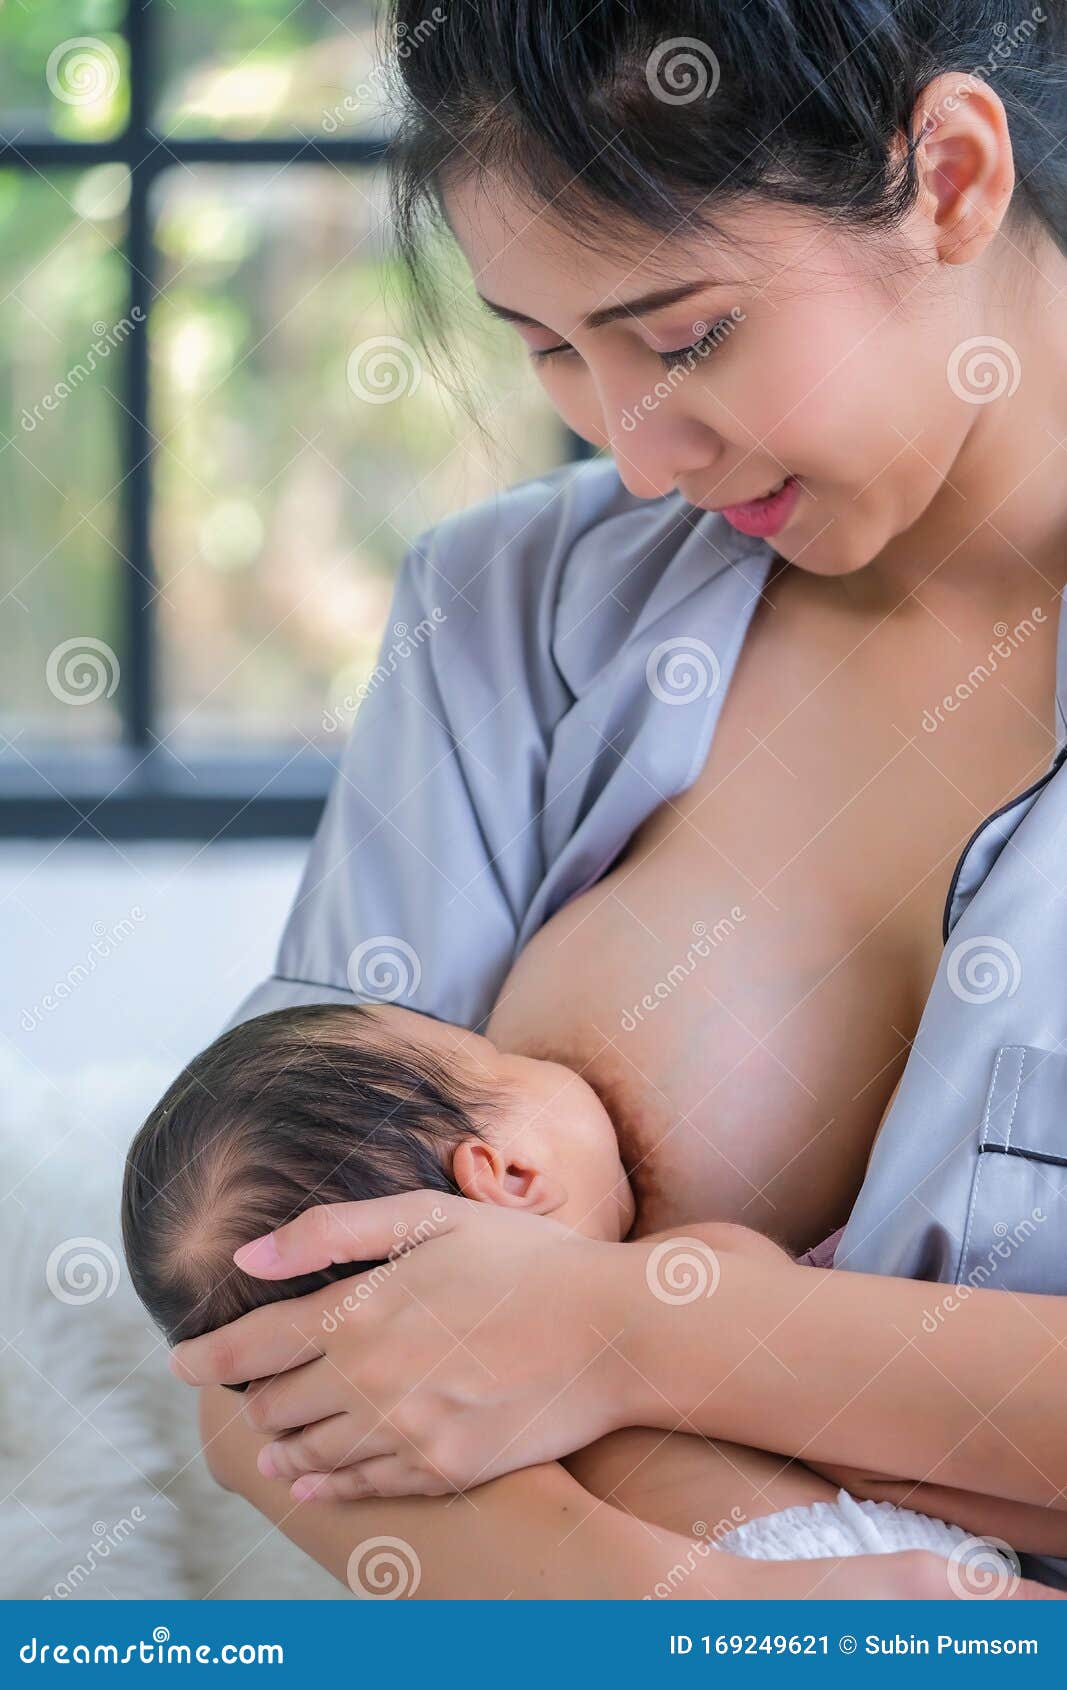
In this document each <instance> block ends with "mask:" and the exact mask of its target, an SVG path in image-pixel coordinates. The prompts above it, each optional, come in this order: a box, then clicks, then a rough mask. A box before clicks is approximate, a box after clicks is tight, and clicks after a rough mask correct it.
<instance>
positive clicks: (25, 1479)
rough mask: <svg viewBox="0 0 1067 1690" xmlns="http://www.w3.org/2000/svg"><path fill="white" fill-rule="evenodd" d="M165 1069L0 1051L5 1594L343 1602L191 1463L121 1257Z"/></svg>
mask: <svg viewBox="0 0 1067 1690" xmlns="http://www.w3.org/2000/svg"><path fill="white" fill-rule="evenodd" d="M172 1078H173V1074H172V1073H169V1072H165V1071H162V1070H161V1069H159V1068H158V1067H157V1066H156V1065H149V1064H141V1065H137V1064H129V1065H123V1066H122V1067H120V1068H116V1067H114V1066H98V1067H95V1068H89V1069H85V1070H83V1071H82V1072H80V1073H79V1074H77V1075H76V1076H75V1077H74V1079H73V1080H68V1079H64V1080H63V1081H62V1083H61V1084H57V1083H55V1082H53V1081H52V1080H50V1079H48V1078H47V1077H46V1076H44V1075H43V1074H39V1073H38V1072H37V1071H36V1070H35V1069H34V1068H33V1067H32V1066H31V1065H30V1064H29V1063H27V1062H25V1061H24V1060H22V1059H20V1058H16V1057H14V1056H11V1055H9V1054H7V1053H5V1052H4V1051H2V1050H0V1196H2V1199H3V1202H2V1209H0V1223H2V1224H0V1252H2V1261H0V1271H2V1276H3V1277H2V1284H3V1287H4V1289H3V1294H2V1313H0V1566H2V1567H3V1569H4V1573H3V1580H2V1582H3V1590H2V1594H3V1596H4V1597H8V1598H11V1597H50V1598H51V1599H53V1600H67V1599H70V1598H75V1599H77V1598H80V1599H83V1600H108V1599H112V1598H119V1597H136V1598H142V1599H143V1598H150V1597H200V1598H209V1599H219V1598H236V1597H253V1598H257V1597H263V1598H271V1597H313V1598H320V1599H321V1598H334V1597H338V1598H341V1599H346V1598H348V1592H347V1591H345V1590H344V1589H343V1588H342V1587H341V1586H339V1585H338V1584H337V1583H336V1582H335V1581H334V1580H333V1579H332V1578H330V1577H329V1576H328V1575H327V1574H326V1573H324V1572H323V1571H322V1570H321V1569H320V1568H318V1567H316V1566H315V1565H314V1564H313V1563H312V1562H310V1561H309V1560H308V1559H307V1557H306V1556H304V1555H303V1554H301V1552H300V1551H299V1550H297V1549H295V1548H294V1547H293V1546H292V1545H291V1544H290V1543H289V1542H288V1540H287V1539H286V1538H284V1537H283V1536H282V1534H281V1533H279V1532H277V1531H276V1530H274V1529H273V1528H272V1527H271V1526H269V1525H268V1523H267V1522H266V1521H265V1520H264V1519H262V1517H261V1516H260V1515H259V1514H257V1513H256V1512H255V1511H254V1510H253V1509H251V1508H249V1507H248V1505H247V1504H245V1503H244V1502H242V1501H241V1500H240V1499H239V1498H237V1497H234V1496H231V1495H227V1494H226V1493H225V1492H223V1491H221V1490H219V1489H218V1487H217V1486H216V1485H215V1484H214V1483H213V1482H212V1480H211V1479H210V1477H209V1476H208V1474H207V1472H206V1470H205V1468H204V1465H203V1462H202V1460H201V1459H200V1457H199V1453H198V1451H199V1444H198V1439H197V1433H196V1412H195V1409H196V1399H195V1393H194V1392H193V1391H190V1390H186V1389H183V1388H182V1387H181V1386H180V1385H179V1384H177V1383H176V1381H175V1380H174V1379H173V1378H172V1377H171V1375H170V1374H169V1373H168V1372H167V1369H166V1350H165V1346H163V1345H162V1343H161V1341H160V1339H159V1336H158V1334H157V1333H156V1332H155V1331H154V1329H153V1327H152V1326H151V1324H150V1322H149V1321H148V1319H147V1316H146V1315H145V1314H144V1312H143V1310H142V1309H141V1307H140V1304H139V1303H138V1302H137V1299H136V1297H135V1296H134V1294H133V1292H132V1290H131V1288H130V1285H129V1281H128V1279H127V1276H126V1271H125V1266H124V1264H123V1260H122V1248H121V1240H120V1236H119V1212H118V1205H119V1191H120V1186H121V1177H122V1163H123V1158H124V1155H125V1150H126V1146H127V1144H128V1143H129V1141H130V1139H131V1138H132V1136H133V1133H134V1131H135V1129H136V1127H137V1125H138V1124H139V1122H140V1120H141V1119H142V1117H143V1116H144V1114H145V1113H146V1112H147V1110H148V1109H149V1108H150V1107H151V1105H152V1104H153V1103H154V1102H155V1101H156V1099H157V1098H158V1097H159V1095H160V1093H161V1092H162V1091H163V1089H164V1088H165V1086H166V1085H167V1084H168V1083H169V1081H170V1080H171V1079H172Z"/></svg>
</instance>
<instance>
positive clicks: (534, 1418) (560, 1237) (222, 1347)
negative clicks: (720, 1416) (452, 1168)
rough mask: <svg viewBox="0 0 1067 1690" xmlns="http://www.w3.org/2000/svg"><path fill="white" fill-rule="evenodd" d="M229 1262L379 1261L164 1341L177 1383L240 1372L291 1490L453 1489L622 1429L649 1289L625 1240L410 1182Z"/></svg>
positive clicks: (279, 1274) (264, 1465)
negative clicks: (623, 1333)
mask: <svg viewBox="0 0 1067 1690" xmlns="http://www.w3.org/2000/svg"><path fill="white" fill-rule="evenodd" d="M398 1248H399V1250H400V1252H401V1253H400V1255H399V1257H398V1259H396V1260H392V1261H387V1262H386V1261H384V1258H386V1257H389V1256H390V1254H392V1255H394V1256H396V1255H397V1252H398ZM235 1259H236V1260H237V1261H238V1264H239V1266H240V1267H241V1268H242V1269H243V1270H244V1271H245V1272H247V1273H252V1274H255V1275H256V1276H257V1277H262V1278H265V1279H285V1278H288V1277H290V1276H292V1275H296V1274H303V1273H309V1272H315V1271H319V1270H321V1269H323V1268H325V1267H327V1266H329V1265H330V1264H331V1263H340V1262H352V1261H368V1260H369V1261H374V1260H383V1265H382V1266H380V1267H377V1268H374V1269H372V1270H370V1271H369V1272H368V1273H365V1274H361V1275H359V1276H357V1277H353V1278H350V1279H345V1280H341V1281H339V1282H337V1283H335V1284H332V1285H329V1286H327V1287H325V1288H324V1289H322V1290H319V1291H315V1292H312V1293H311V1294H310V1295H309V1296H306V1297H301V1298H299V1299H293V1300H291V1301H282V1302H279V1303H272V1304H269V1305H267V1306H266V1307H264V1308H260V1309H255V1310H253V1311H252V1312H251V1313H250V1314H247V1315H244V1316H243V1317H242V1318H241V1319H240V1320H236V1321H233V1322H232V1323H231V1324H230V1325H229V1326H224V1327H220V1328H219V1329H218V1330H217V1331H215V1332H210V1333H207V1334H205V1335H204V1336H203V1337H201V1338H194V1339H188V1340H186V1341H185V1342H184V1343H182V1344H179V1345H178V1346H177V1347H176V1348H175V1350H174V1352H173V1355H172V1358H171V1365H172V1368H173V1370H174V1372H175V1373H176V1374H177V1375H178V1377H179V1378H181V1379H184V1380H186V1381H187V1382H188V1383H191V1384H195V1385H208V1384H239V1383H243V1382H246V1381H255V1383H253V1384H252V1385H251V1388H250V1389H249V1391H248V1393H247V1398H246V1403H245V1408H244V1412H245V1416H246V1418H247V1419H248V1421H249V1422H250V1424H251V1425H252V1426H253V1427H254V1428H256V1429H257V1430H259V1431H261V1432H268V1433H273V1434H275V1441H274V1442H273V1443H271V1444H270V1445H268V1446H267V1447H266V1448H265V1449H264V1450H263V1451H262V1452H261V1455H260V1461H259V1464H260V1471H261V1472H263V1473H264V1474H265V1475H267V1476H269V1477H278V1478H286V1479H290V1480H297V1481H298V1482H297V1483H295V1484H293V1486H292V1494H293V1495H294V1497H296V1498H298V1499H299V1500H304V1499H305V1498H308V1497H311V1496H315V1497H317V1498H323V1499H326V1498H333V1499H356V1498H359V1497H366V1496H415V1495H439V1494H442V1493H444V1492H446V1491H454V1490H467V1489H469V1488H471V1487H472V1486H474V1485H477V1484H483V1483H485V1481H486V1480H488V1479H491V1478H494V1477H496V1476H498V1475H500V1474H502V1473H507V1472H510V1471H513V1470H514V1469H515V1468H518V1467H526V1466H530V1465H533V1464H534V1463H537V1462H542V1461H548V1460H552V1459H555V1458H557V1457H560V1456H564V1455H569V1454H570V1453H571V1452H572V1451H574V1450H576V1449H580V1448H582V1447H583V1446H584V1445H586V1444H589V1443H592V1442H593V1441H594V1440H595V1439H596V1438H599V1437H601V1436H603V1435H604V1433H606V1432H609V1431H612V1430H614V1429H615V1428H616V1427H618V1426H621V1425H626V1424H629V1423H630V1419H631V1412H630V1406H629V1405H630V1402H631V1398H632V1396H633V1390H632V1385H633V1374H632V1369H631V1368H630V1367H629V1366H628V1364H627V1363H626V1362H625V1361H624V1360H623V1358H622V1356H621V1354H620V1352H619V1351H618V1350H617V1349H616V1348H615V1343H614V1341H615V1339H616V1338H617V1337H618V1335H619V1332H620V1328H621V1327H622V1326H623V1325H624V1324H625V1310H626V1309H627V1305H628V1303H632V1299H633V1297H634V1296H635V1295H640V1296H641V1297H642V1298H643V1299H647V1297H648V1292H647V1288H646V1285H645V1276H644V1253H643V1252H642V1251H641V1250H640V1248H639V1247H635V1246H629V1245H616V1244H604V1243H599V1242H596V1241H593V1240H590V1239H588V1238H585V1237H583V1236H582V1235H581V1234H579V1233H574V1232H571V1231H569V1230H568V1229H567V1228H565V1227H561V1226H558V1225H556V1224H555V1223H554V1222H553V1221H550V1220H546V1219H545V1218H544V1217H543V1216H533V1215H528V1214H524V1213H519V1212H516V1211H513V1210H508V1209H500V1208H496V1207H493V1206H491V1205H489V1204H483V1203H473V1202H468V1201H467V1200H466V1199H464V1198H458V1197H457V1198H453V1197H450V1196H446V1195H443V1194H442V1193H440V1192H434V1191H421V1192H409V1193H405V1194H403V1195H402V1196H397V1197H389V1198H375V1199H372V1200H370V1201H368V1202H364V1203H336V1204H329V1205H323V1206H321V1207H318V1208H314V1209H308V1210H306V1211H305V1212H304V1213H303V1214H301V1215H299V1216H298V1217H297V1218H296V1219H295V1220H294V1221H291V1222H290V1223H289V1224H288V1225H287V1226H284V1227H282V1228H280V1229H279V1231H277V1232H275V1233H271V1234H268V1235H267V1236H266V1237H265V1238H263V1239H260V1240H256V1241H255V1242H254V1243H253V1244H250V1245H246V1246H244V1247H243V1249H242V1250H240V1251H237V1252H236V1254H235ZM635 1279H636V1284H634V1285H631V1284H630V1282H631V1281H634V1280H635ZM628 1287H629V1288H628ZM338 1469H340V1470H339V1471H338Z"/></svg>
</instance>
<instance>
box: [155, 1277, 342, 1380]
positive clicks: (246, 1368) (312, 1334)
mask: <svg viewBox="0 0 1067 1690" xmlns="http://www.w3.org/2000/svg"><path fill="white" fill-rule="evenodd" d="M316 1295H317V1293H316ZM308 1304H309V1299H307V1298H300V1299H298V1300H296V1301H290V1302H280V1303H268V1304H267V1305H266V1306H265V1307H264V1308H261V1309H252V1311H251V1312H250V1313H249V1314H243V1315H242V1316H241V1317H240V1319H239V1320H232V1321H231V1322H230V1324H229V1325H228V1326H219V1327H216V1329H215V1331H214V1332H205V1333H204V1334H203V1335H202V1337H199V1338H185V1339H183V1341H182V1342H181V1343H180V1344H176V1345H175V1346H174V1348H173V1350H171V1352H170V1358H169V1361H168V1366H169V1367H170V1370H171V1372H172V1373H173V1374H174V1375H175V1376H176V1378H178V1379H181V1380H183V1381H184V1383H185V1384H187V1385H247V1384H249V1383H250V1382H251V1381H252V1380H254V1379H265V1378H267V1377H268V1376H270V1375H273V1374H275V1373H284V1372H286V1371H287V1370H288V1369H289V1368H292V1367H301V1366H303V1365H304V1363H305V1362H309V1361H312V1360H314V1359H316V1358H317V1357H320V1356H322V1355H324V1354H325V1350H326V1344H325V1334H324V1332H323V1326H322V1314H321V1311H320V1309H319V1308H318V1306H317V1305H314V1306H311V1307H309V1306H308Z"/></svg>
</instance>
